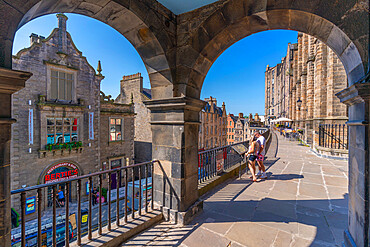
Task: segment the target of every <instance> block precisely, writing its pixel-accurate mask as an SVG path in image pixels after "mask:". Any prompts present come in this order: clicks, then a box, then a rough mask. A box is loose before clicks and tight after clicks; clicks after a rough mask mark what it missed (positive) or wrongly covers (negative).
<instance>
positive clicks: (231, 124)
mask: <svg viewBox="0 0 370 247" xmlns="http://www.w3.org/2000/svg"><path fill="white" fill-rule="evenodd" d="M227 124H228V127H227V140H228V141H227V142H228V145H230V144H234V143H238V142H244V141H248V140H249V138H250V137H251V135H253V134H254V132H255V131H261V130H262V129H264V122H263V121H262V120H261V118H260V116H259V115H258V113H256V114H255V115H254V117H253V115H252V113H250V114H249V116H248V117H244V114H243V113H239V114H238V116H234V114H229V115H228V116H227Z"/></svg>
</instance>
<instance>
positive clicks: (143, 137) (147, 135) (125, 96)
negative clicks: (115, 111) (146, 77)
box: [115, 73, 152, 163]
mask: <svg viewBox="0 0 370 247" xmlns="http://www.w3.org/2000/svg"><path fill="white" fill-rule="evenodd" d="M120 88H121V89H120V94H119V95H118V96H117V98H116V100H115V102H117V103H123V104H131V103H133V104H134V108H135V115H136V116H135V145H134V146H135V163H141V162H145V161H149V160H151V159H152V130H151V127H150V110H149V109H148V108H147V107H146V106H145V104H144V103H143V102H144V101H146V100H151V99H152V94H151V93H152V92H151V90H150V89H147V88H144V87H143V77H142V76H141V73H137V74H133V75H127V76H123V77H122V80H121V87H120Z"/></svg>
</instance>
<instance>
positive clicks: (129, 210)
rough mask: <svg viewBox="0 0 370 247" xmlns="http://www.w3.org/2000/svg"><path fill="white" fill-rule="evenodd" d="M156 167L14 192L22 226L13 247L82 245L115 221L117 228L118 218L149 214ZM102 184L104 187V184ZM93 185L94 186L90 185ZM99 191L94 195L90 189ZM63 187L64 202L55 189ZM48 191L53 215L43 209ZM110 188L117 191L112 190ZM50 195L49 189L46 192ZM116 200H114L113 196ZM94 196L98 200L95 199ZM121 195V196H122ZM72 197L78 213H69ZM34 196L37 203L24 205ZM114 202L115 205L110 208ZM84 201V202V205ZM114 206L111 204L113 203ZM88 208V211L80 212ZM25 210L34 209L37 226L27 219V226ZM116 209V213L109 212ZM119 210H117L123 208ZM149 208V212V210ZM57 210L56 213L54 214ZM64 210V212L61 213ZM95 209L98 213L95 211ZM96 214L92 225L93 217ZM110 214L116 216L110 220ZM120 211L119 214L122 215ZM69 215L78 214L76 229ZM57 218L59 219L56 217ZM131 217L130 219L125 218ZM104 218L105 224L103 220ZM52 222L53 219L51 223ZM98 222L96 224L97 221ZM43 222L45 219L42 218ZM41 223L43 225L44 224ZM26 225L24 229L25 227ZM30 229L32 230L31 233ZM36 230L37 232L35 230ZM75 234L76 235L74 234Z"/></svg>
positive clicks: (105, 173)
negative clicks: (83, 237) (104, 192)
mask: <svg viewBox="0 0 370 247" xmlns="http://www.w3.org/2000/svg"><path fill="white" fill-rule="evenodd" d="M155 163H158V164H159V161H158V160H154V161H150V162H145V163H140V164H135V165H130V166H125V167H120V168H117V169H112V170H107V171H102V172H97V173H93V174H89V175H85V176H80V177H76V178H72V179H68V180H64V181H60V182H52V183H49V184H42V185H37V186H32V187H28V188H24V189H19V190H14V191H12V192H11V194H12V196H14V197H18V196H19V195H20V211H21V217H20V219H21V226H20V228H19V227H18V228H15V229H13V230H12V245H15V246H40V247H41V246H61V245H63V244H64V246H69V243H70V242H72V241H77V244H78V245H81V237H82V236H84V235H87V237H88V239H92V232H93V231H94V230H98V233H99V234H102V228H103V226H107V229H108V231H110V230H111V224H112V221H113V220H115V221H116V225H117V226H120V220H121V217H123V220H124V222H125V223H127V222H128V221H130V220H132V219H134V218H135V217H136V216H137V215H136V216H135V212H137V214H138V215H142V210H145V212H148V210H150V208H153V200H151V197H152V196H151V191H152V187H153V180H152V174H153V169H154V165H155ZM113 175H114V177H115V180H116V181H115V183H116V184H115V186H112V184H113V183H112V180H113V179H112V176H113ZM104 180H105V183H104ZM85 182H87V184H86V192H87V194H88V195H87V197H86V196H83V195H82V190H83V187H82V186H83V185H84V184H85ZM93 182H94V183H93ZM94 184H95V186H96V187H97V188H98V189H97V191H93V186H94ZM103 184H105V185H106V186H107V194H106V198H107V199H106V200H107V201H106V202H104V203H103V202H102V201H103V197H102V195H103V193H102V192H103V191H102V188H103ZM61 185H63V187H64V198H65V199H64V200H63V201H60V198H59V197H58V195H57V188H58V187H59V186H61ZM50 187H51V193H52V195H51V197H50V198H51V200H52V202H51V203H52V212H47V210H48V209H47V207H45V206H44V208H43V200H44V197H45V194H44V192H45V191H46V192H47V189H48V188H50ZM112 187H116V188H115V189H113V188H112ZM49 191H50V189H49ZM114 191H115V192H116V197H115V198H114V193H113V192H114ZM97 192H98V193H99V194H98V199H97ZM121 192H124V193H121ZM71 193H73V195H74V196H75V197H77V198H76V199H77V200H75V201H77V205H75V206H76V207H77V210H76V208H75V210H76V211H77V212H76V211H75V212H71V211H70V204H71V203H72V202H73V201H74V199H73V198H72V196H71ZM30 194H31V195H36V198H37V199H36V200H35V203H34V204H33V205H29V204H28V202H26V198H27V195H30ZM114 200H115V205H113V203H114ZM83 201H85V202H83ZM93 202H95V203H97V204H98V206H97V207H98V208H97V207H94V210H93ZM112 202H113V203H112ZM103 204H104V207H105V209H106V210H105V211H106V212H105V215H103V211H102V207H103ZM82 205H84V207H88V210H86V209H83V210H82ZM26 206H27V210H28V209H29V208H28V207H34V212H37V223H36V222H34V221H35V220H32V219H29V220H28V221H27V222H26V212H27V211H26ZM113 206H115V210H114V209H113V208H112V207H113ZM122 206H123V208H122V210H120V207H122ZM149 206H150V208H149ZM57 207H60V208H58V213H57ZM63 208H64V210H63ZM96 209H97V210H96ZM94 211H95V216H94V220H95V222H96V224H94V223H93V221H94V220H93V214H94ZM112 211H113V212H114V211H115V215H113V216H112ZM121 211H122V212H121ZM47 213H49V217H46V220H45V221H43V220H42V216H43V214H47ZM70 213H74V215H76V214H77V217H76V218H77V219H76V222H75V223H76V225H77V226H76V228H75V229H71V228H73V227H72V226H71V225H72V222H71V220H70V216H71V214H70ZM57 214H59V215H60V216H57ZM129 214H131V215H132V217H131V219H130V218H128V215H129ZM103 216H104V217H105V220H103V219H102V218H103ZM50 218H52V219H50ZM96 218H97V220H96ZM44 219H45V216H44ZM43 223H44V224H43ZM26 224H27V226H26ZM32 227H34V228H33V229H32ZM35 228H36V229H35ZM76 232H77V234H76Z"/></svg>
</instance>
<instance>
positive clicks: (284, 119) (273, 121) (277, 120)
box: [271, 117, 293, 123]
mask: <svg viewBox="0 0 370 247" xmlns="http://www.w3.org/2000/svg"><path fill="white" fill-rule="evenodd" d="M292 121H293V120H291V119H289V118H286V117H282V118H278V119H275V120H272V121H271V122H272V123H276V122H292Z"/></svg>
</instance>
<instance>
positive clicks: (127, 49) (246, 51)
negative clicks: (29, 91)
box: [13, 14, 297, 115]
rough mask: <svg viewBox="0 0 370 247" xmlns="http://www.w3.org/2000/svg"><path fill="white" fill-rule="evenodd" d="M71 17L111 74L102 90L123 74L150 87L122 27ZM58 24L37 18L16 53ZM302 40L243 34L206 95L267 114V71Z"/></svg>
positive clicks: (92, 55)
mask: <svg viewBox="0 0 370 247" xmlns="http://www.w3.org/2000/svg"><path fill="white" fill-rule="evenodd" d="M66 15H67V16H68V18H69V19H68V21H67V30H68V32H69V33H70V34H71V35H72V38H73V41H74V43H75V44H76V46H77V48H78V49H79V50H80V51H82V53H83V55H84V56H86V57H87V60H88V61H89V63H90V64H91V65H92V66H93V67H94V68H96V66H97V64H98V60H101V63H102V68H103V72H102V74H103V75H104V76H105V79H104V80H103V81H102V91H104V92H105V93H106V94H111V95H112V96H113V97H116V96H117V95H118V93H119V82H120V80H121V78H122V76H123V75H129V74H134V73H137V72H141V74H142V75H143V77H144V87H146V88H150V83H149V78H148V74H147V72H146V69H145V66H144V64H143V62H142V60H141V58H140V56H139V54H138V53H137V52H136V50H135V48H134V47H133V46H132V45H131V44H130V43H129V42H128V41H127V40H126V39H125V38H124V37H123V36H122V35H121V34H120V33H118V32H117V31H116V30H114V29H113V28H111V27H109V26H108V25H106V24H104V23H102V22H100V21H97V20H95V19H92V18H89V17H85V16H81V15H76V14H66ZM55 27H57V19H56V17H55V15H47V16H43V17H40V18H37V19H35V20H33V21H31V22H29V23H27V24H26V25H24V26H23V27H21V28H20V29H19V30H18V32H17V33H16V37H15V41H14V45H13V54H16V52H18V51H19V50H20V49H22V48H25V47H28V46H29V36H30V34H31V33H36V34H39V35H42V36H45V37H47V36H49V34H50V33H51V31H52V30H53V29H54V28H55ZM296 40H297V32H295V31H285V30H274V31H267V32H261V33H257V34H254V35H251V36H249V37H246V38H244V39H242V40H241V41H239V42H237V43H235V44H234V45H232V46H231V47H229V48H228V49H227V50H226V51H225V52H224V53H222V54H221V55H220V56H219V58H218V59H217V60H216V61H215V63H214V64H213V65H212V67H211V69H210V70H209V72H208V74H207V77H206V79H205V81H204V84H203V89H202V94H201V99H204V98H206V97H209V96H212V97H216V98H217V100H218V102H219V103H218V104H219V105H221V104H222V102H223V101H224V102H225V103H226V110H227V113H234V114H237V113H239V112H243V113H244V114H249V113H255V112H258V113H259V114H262V115H263V114H264V104H265V103H264V100H265V96H264V93H265V92H264V89H265V88H264V87H265V86H264V71H265V69H266V65H267V64H269V65H270V66H274V65H275V64H277V63H279V62H280V61H281V58H282V57H284V56H285V55H286V48H287V44H288V42H291V43H294V42H296Z"/></svg>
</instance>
